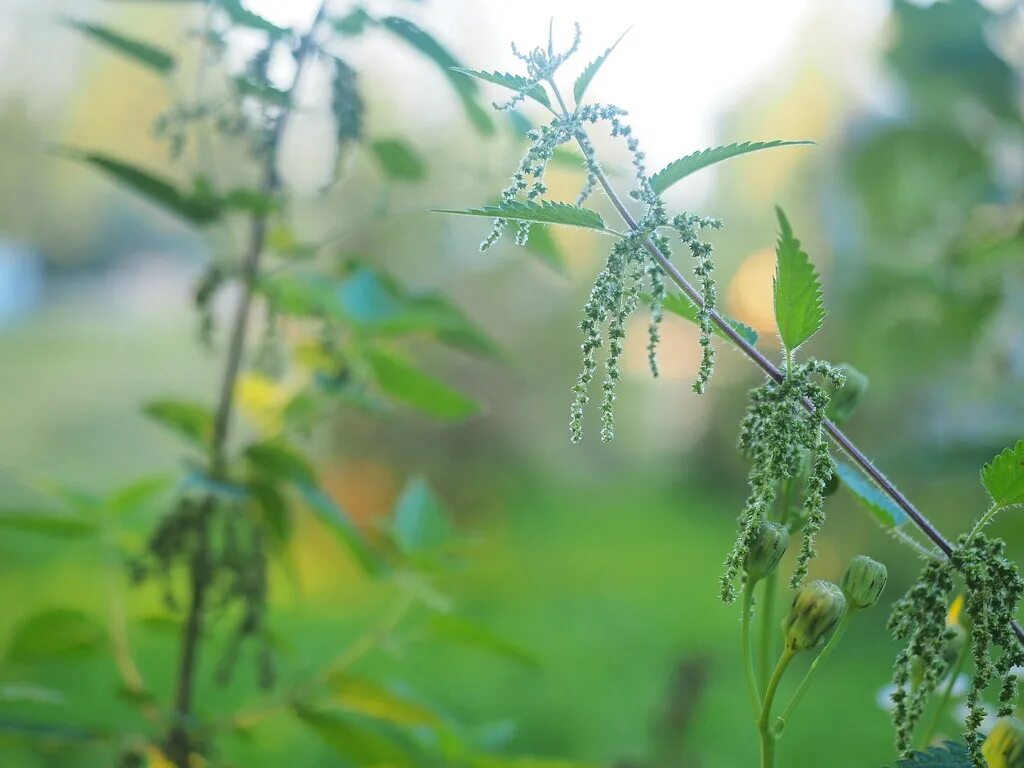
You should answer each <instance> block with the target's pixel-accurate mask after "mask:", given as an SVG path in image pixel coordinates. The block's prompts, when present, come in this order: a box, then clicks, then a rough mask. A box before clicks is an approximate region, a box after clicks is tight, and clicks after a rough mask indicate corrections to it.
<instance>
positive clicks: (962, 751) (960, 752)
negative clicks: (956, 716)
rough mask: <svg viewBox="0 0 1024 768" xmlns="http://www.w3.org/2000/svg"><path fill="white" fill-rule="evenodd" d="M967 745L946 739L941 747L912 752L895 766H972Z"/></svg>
mask: <svg viewBox="0 0 1024 768" xmlns="http://www.w3.org/2000/svg"><path fill="white" fill-rule="evenodd" d="M973 766H974V763H973V762H972V760H971V756H970V753H969V752H968V751H967V747H965V746H964V745H963V744H958V743H956V742H954V741H947V742H946V743H945V744H943V745H942V746H941V747H929V748H928V749H926V750H925V751H924V752H914V753H913V754H911V755H910V757H905V758H903V759H902V760H900V761H898V762H897V763H896V766H895V768H973Z"/></svg>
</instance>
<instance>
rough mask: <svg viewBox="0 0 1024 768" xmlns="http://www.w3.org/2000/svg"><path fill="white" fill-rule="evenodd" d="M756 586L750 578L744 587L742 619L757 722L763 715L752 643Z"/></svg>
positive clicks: (748, 679)
mask: <svg viewBox="0 0 1024 768" xmlns="http://www.w3.org/2000/svg"><path fill="white" fill-rule="evenodd" d="M756 585H757V582H755V581H754V580H753V579H751V578H748V579H747V581H746V583H745V584H744V585H743V603H742V606H741V610H742V611H743V615H742V617H741V619H740V621H741V631H740V635H741V642H742V645H743V666H744V669H745V670H746V675H747V690H748V692H749V693H750V702H751V704H752V705H753V707H754V720H755V722H756V721H757V718H758V716H759V715H760V713H761V689H760V687H759V686H758V684H757V677H756V676H755V675H754V649H753V647H752V646H751V643H750V618H751V613H752V611H753V602H754V587H755V586H756Z"/></svg>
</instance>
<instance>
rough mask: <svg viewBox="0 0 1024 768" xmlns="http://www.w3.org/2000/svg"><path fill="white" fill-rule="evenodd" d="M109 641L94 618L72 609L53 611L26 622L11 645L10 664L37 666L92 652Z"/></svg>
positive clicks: (32, 617)
mask: <svg viewBox="0 0 1024 768" xmlns="http://www.w3.org/2000/svg"><path fill="white" fill-rule="evenodd" d="M104 637H105V632H104V631H103V627H102V626H101V625H100V624H99V622H97V621H96V620H95V619H94V618H92V617H91V616H89V615H87V614H84V613H82V612H81V611H74V610H71V609H70V608H53V609H50V610H47V611H43V612H42V613H37V614H35V615H34V616H30V617H29V618H27V619H25V621H23V622H22V623H21V624H19V625H18V627H17V628H16V629H15V630H14V633H13V635H12V636H11V640H10V642H9V643H8V644H7V655H6V658H7V661H9V662H11V663H16V664H22V663H28V664H31V663H36V662H41V661H49V660H51V659H56V658H61V657H65V656H70V655H72V654H76V653H80V652H86V651H91V650H93V649H95V648H97V647H99V646H100V645H101V644H102V643H103V641H104Z"/></svg>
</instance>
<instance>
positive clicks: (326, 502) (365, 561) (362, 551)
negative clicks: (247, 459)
mask: <svg viewBox="0 0 1024 768" xmlns="http://www.w3.org/2000/svg"><path fill="white" fill-rule="evenodd" d="M292 487H294V488H295V491H296V492H297V493H298V495H299V497H300V498H301V499H302V500H303V501H305V502H306V504H307V505H308V506H309V508H310V509H311V510H312V511H313V512H315V513H316V515H317V517H319V518H320V520H321V521H322V522H323V523H324V524H326V525H327V527H328V528H330V529H331V531H332V532H333V533H335V534H337V535H338V537H339V538H340V539H341V540H342V541H344V542H345V544H346V546H347V547H348V549H349V551H350V552H351V553H352V554H353V555H355V558H356V560H358V561H359V564H360V565H361V566H362V568H363V570H365V571H366V572H367V573H369V574H377V573H380V572H381V570H382V568H383V565H382V563H381V561H380V558H379V557H378V556H377V555H376V554H375V553H374V552H373V551H372V550H371V549H370V548H369V547H368V546H367V544H366V542H364V541H363V537H362V534H361V533H360V532H359V530H358V529H357V528H356V526H355V524H354V523H353V522H352V520H351V518H350V517H349V515H348V514H346V513H345V511H344V510H343V509H342V508H341V507H340V506H338V504H337V503H336V502H335V501H334V499H332V498H331V497H330V496H329V495H327V494H326V493H325V492H324V491H323V489H321V488H319V487H318V486H317V485H315V484H314V483H313V482H311V481H310V480H307V479H302V478H295V479H293V481H292Z"/></svg>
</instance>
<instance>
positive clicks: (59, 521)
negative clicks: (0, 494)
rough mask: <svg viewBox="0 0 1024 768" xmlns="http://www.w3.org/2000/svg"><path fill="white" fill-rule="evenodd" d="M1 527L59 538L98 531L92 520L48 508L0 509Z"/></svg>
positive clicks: (76, 537)
mask: <svg viewBox="0 0 1024 768" xmlns="http://www.w3.org/2000/svg"><path fill="white" fill-rule="evenodd" d="M0 528H6V529H8V530H14V531H21V532H24V533H35V534H39V535H41V536H50V537H52V538H57V539H81V538H84V537H86V536H91V535H93V534H94V533H96V531H97V526H96V524H95V523H94V522H93V521H91V520H87V519H86V518H84V517H81V516H79V515H72V514H69V513H67V512H60V511H55V510H48V509H0Z"/></svg>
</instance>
